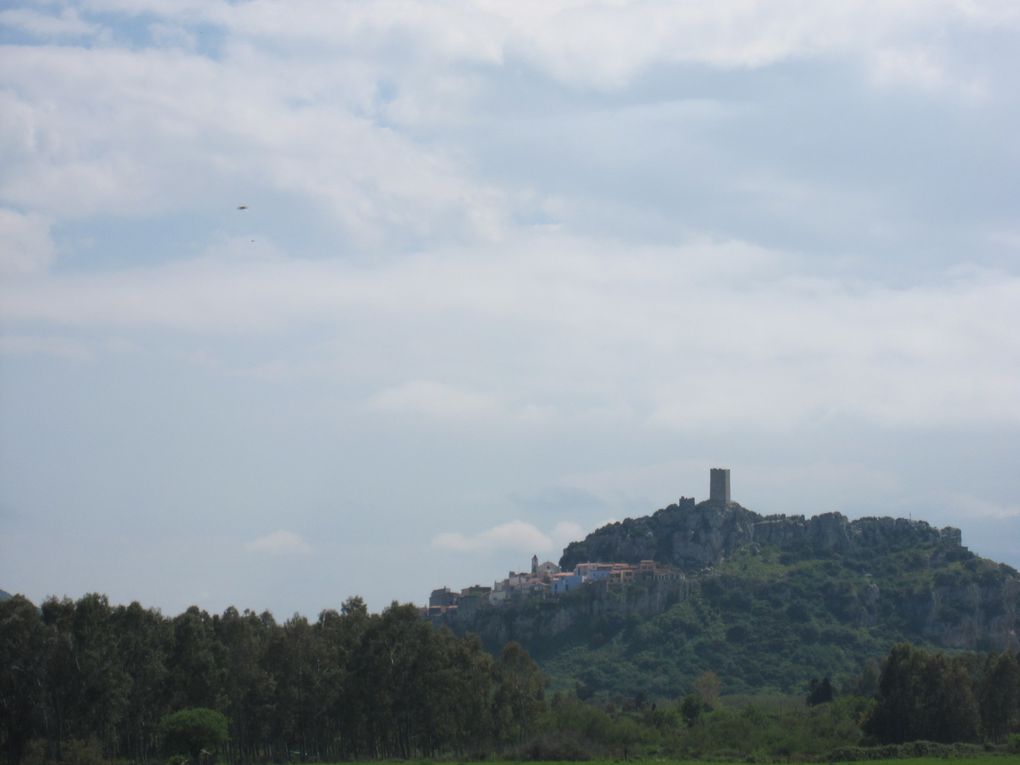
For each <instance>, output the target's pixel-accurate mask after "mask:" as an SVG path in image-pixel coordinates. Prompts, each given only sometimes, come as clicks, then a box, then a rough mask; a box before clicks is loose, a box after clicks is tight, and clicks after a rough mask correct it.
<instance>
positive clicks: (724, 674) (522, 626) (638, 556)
mask: <svg viewBox="0 0 1020 765" xmlns="http://www.w3.org/2000/svg"><path fill="white" fill-rule="evenodd" d="M642 559H654V560H656V561H657V562H659V563H663V564H670V565H672V566H674V567H676V568H678V569H681V570H683V571H684V572H685V574H686V576H685V578H684V579H683V580H681V581H644V582H641V581H638V582H635V583H634V584H631V585H627V586H616V587H608V586H603V585H586V586H585V587H582V588H581V589H579V590H577V591H575V592H572V593H568V594H566V595H562V596H559V597H546V598H528V599H524V600H521V601H519V602H517V603H513V604H510V605H506V606H501V607H491V608H482V609H478V610H477V611H476V612H475V613H474V614H473V615H471V617H470V618H466V617H465V618H456V619H454V620H451V626H453V627H454V628H455V629H457V630H459V631H465V632H478V633H479V634H480V635H481V636H482V638H483V640H484V641H485V642H486V644H488V645H490V646H491V647H496V646H499V645H502V644H503V643H504V642H505V641H507V640H517V641H519V642H521V643H522V644H523V645H524V647H525V648H526V649H527V650H528V651H529V653H530V654H531V655H532V656H533V657H534V658H535V659H536V660H537V661H538V662H539V664H540V666H541V667H542V669H543V670H544V671H545V672H546V673H547V675H548V676H549V677H550V678H551V680H552V683H553V684H554V686H557V687H565V688H574V687H577V688H578V689H579V690H580V692H581V693H582V695H585V694H587V693H599V694H605V695H610V696H615V695H623V696H627V697H636V696H647V697H676V696H679V695H682V694H684V693H686V692H687V691H688V690H689V689H690V687H691V682H692V680H693V679H694V678H695V677H697V676H698V675H700V674H701V673H703V672H706V671H712V672H715V673H716V674H717V675H718V676H719V677H720V678H721V680H722V685H723V692H724V693H746V692H761V691H778V692H795V693H800V692H802V691H803V690H804V689H805V688H806V687H807V685H808V683H809V682H810V680H811V679H812V678H822V677H830V678H832V680H833V682H835V683H836V684H837V685H844V686H845V685H847V684H849V683H851V682H854V683H859V682H864V683H867V682H868V678H867V677H864V678H863V679H862V678H860V677H859V676H860V675H861V674H862V673H864V674H865V675H867V674H868V672H869V671H871V672H873V670H874V667H871V668H869V667H868V665H869V660H877V659H880V658H881V657H882V656H884V655H885V654H886V653H887V651H888V650H889V648H890V646H892V645H893V644H894V643H897V642H900V641H908V642H911V643H914V644H916V645H921V646H929V647H933V648H943V649H959V650H981V651H987V650H1002V649H1005V648H1010V649H1012V650H1016V647H1017V634H1018V633H1020V620H1018V613H1020V577H1018V576H1017V572H1016V571H1015V570H1014V569H1012V568H1010V567H1009V566H1005V565H1002V564H997V563H994V562H992V561H989V560H986V559H983V558H980V557H978V556H976V555H974V554H973V553H971V552H970V551H968V550H967V549H966V548H965V547H963V546H962V544H961V543H960V535H959V532H958V531H957V530H955V529H942V530H939V529H935V528H932V527H931V526H929V525H928V524H926V523H924V522H922V521H908V520H905V519H891V518H868V519H861V520H859V521H852V522H851V521H848V520H847V519H846V518H844V517H843V516H840V515H838V514H834V513H833V514H827V515H825V516H818V517H816V518H811V519H805V518H802V517H799V516H794V517H787V516H772V517H763V516H759V515H757V514H756V513H753V512H752V511H750V510H747V509H746V508H743V507H740V506H739V505H736V504H729V505H725V506H723V505H720V504H718V503H712V502H703V503H701V504H698V505H695V504H694V503H693V501H685V502H683V501H682V503H681V504H680V505H673V506H670V507H669V508H665V509H663V510H660V511H659V512H658V513H656V514H654V515H653V516H649V517H646V518H638V519H629V520H627V521H624V522H623V523H617V524H612V525H610V526H607V527H605V528H603V529H599V530H598V531H596V532H594V533H593V534H591V535H589V537H588V538H586V539H585V540H582V541H580V542H576V543H573V544H571V545H570V546H568V547H567V549H566V550H565V551H564V556H563V559H562V561H561V562H562V563H563V564H564V566H565V567H572V565H573V564H574V563H576V562H579V561H584V560H604V561H622V562H636V561H638V560H642ZM866 670H867V671H866Z"/></svg>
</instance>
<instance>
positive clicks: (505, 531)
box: [432, 521, 555, 553]
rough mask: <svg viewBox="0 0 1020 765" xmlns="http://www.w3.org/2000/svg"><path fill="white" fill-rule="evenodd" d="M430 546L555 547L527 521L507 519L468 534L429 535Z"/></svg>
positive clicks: (486, 549) (468, 549)
mask: <svg viewBox="0 0 1020 765" xmlns="http://www.w3.org/2000/svg"><path fill="white" fill-rule="evenodd" d="M432 546H433V547H436V548H438V549H441V550H452V551H455V552H495V551H512V552H532V553H540V552H541V553H546V552H550V551H552V550H553V549H554V548H555V544H554V542H553V540H552V538H551V537H550V536H549V535H548V534H545V533H544V532H542V531H540V530H539V529H538V528H536V527H535V526H533V525H531V524H530V523H525V522H524V521H510V522H509V523H502V524H500V525H498V526H493V527H492V528H491V529H486V530H485V531H480V532H478V533H477V534H474V535H471V536H468V535H466V534H463V533H461V532H459V531H447V532H443V533H442V534H437V535H436V536H435V537H433V539H432Z"/></svg>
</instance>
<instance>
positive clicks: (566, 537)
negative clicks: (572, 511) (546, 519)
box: [550, 521, 605, 548]
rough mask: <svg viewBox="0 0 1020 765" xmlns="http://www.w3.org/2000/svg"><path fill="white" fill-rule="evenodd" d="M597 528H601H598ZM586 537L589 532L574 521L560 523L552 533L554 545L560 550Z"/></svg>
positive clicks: (554, 527)
mask: <svg viewBox="0 0 1020 765" xmlns="http://www.w3.org/2000/svg"><path fill="white" fill-rule="evenodd" d="M602 525H605V524H602ZM595 528H599V527H598V526H596V527H595ZM586 535H587V532H586V531H585V530H584V527H583V526H581V524H579V523H574V522H573V521H560V522H559V523H557V524H556V525H555V526H553V529H552V532H550V537H551V538H552V541H553V544H554V545H555V546H556V547H558V548H559V547H566V546H567V545H568V544H569V543H571V542H577V541H579V540H581V539H584V538H585V536H586Z"/></svg>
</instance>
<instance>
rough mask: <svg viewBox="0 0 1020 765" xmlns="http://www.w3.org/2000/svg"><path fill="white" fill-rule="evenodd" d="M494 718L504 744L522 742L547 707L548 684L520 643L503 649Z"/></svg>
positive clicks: (497, 664)
mask: <svg viewBox="0 0 1020 765" xmlns="http://www.w3.org/2000/svg"><path fill="white" fill-rule="evenodd" d="M495 675H496V694H495V697H494V699H493V719H494V721H495V724H496V728H497V734H498V736H499V738H500V740H501V741H504V742H512V741H520V739H521V738H523V736H524V734H525V733H526V732H527V731H528V729H529V728H530V727H531V725H532V724H533V723H534V721H535V720H536V719H537V717H538V715H539V714H540V713H541V712H542V709H543V708H544V707H545V681H544V679H543V678H542V673H541V672H540V671H539V669H538V665H537V664H535V662H534V661H532V659H531V657H530V656H528V652H527V651H525V650H524V649H523V648H522V647H521V645H520V644H519V643H515V642H510V643H507V644H506V645H505V646H503V650H502V652H501V653H500V654H499V659H498V660H497V661H496V666H495Z"/></svg>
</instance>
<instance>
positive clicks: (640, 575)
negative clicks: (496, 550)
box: [422, 468, 730, 621]
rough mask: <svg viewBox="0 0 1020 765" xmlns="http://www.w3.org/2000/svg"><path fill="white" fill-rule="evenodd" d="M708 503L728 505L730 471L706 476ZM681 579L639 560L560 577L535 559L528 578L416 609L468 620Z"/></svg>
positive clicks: (586, 567)
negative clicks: (487, 611) (549, 600)
mask: <svg viewBox="0 0 1020 765" xmlns="http://www.w3.org/2000/svg"><path fill="white" fill-rule="evenodd" d="M709 499H710V500H712V501H714V502H717V503H719V504H720V505H722V506H724V507H725V506H728V505H729V504H730V471H729V469H727V468H712V469H711V471H710V475H709ZM680 503H681V504H682V505H683V506H685V507H687V506H689V507H693V506H694V500H693V499H689V498H687V497H682V498H681V499H680ZM682 579H684V573H683V572H682V571H681V570H679V569H678V568H675V567H673V566H669V565H664V564H662V563H658V562H656V561H654V560H650V559H649V560H642V561H640V562H638V563H637V564H633V563H618V562H592V561H585V562H584V563H577V564H576V565H575V566H574V568H573V569H571V570H569V571H563V570H561V569H560V567H559V566H558V565H556V564H555V563H553V562H551V561H546V562H545V563H539V562H538V556H537V555H533V556H532V557H531V571H530V572H520V573H518V572H516V571H511V572H509V574H508V575H507V577H506V579H503V580H501V581H498V582H494V583H493V585H492V587H485V586H482V585H480V584H475V585H472V586H471V587H465V588H464V589H463V590H461V591H460V592H454V591H453V590H451V589H450V588H449V587H442V588H440V589H438V590H433V591H432V594H431V595H429V604H428V606H427V607H425V608H423V609H422V615H423V616H426V617H428V618H430V619H433V620H434V621H445V620H448V619H451V618H457V617H458V616H459V617H470V616H472V615H473V614H474V613H475V612H476V611H477V610H478V609H479V608H481V607H483V606H501V605H504V604H506V603H509V602H516V601H518V600H520V599H522V598H526V597H539V598H544V597H549V596H558V595H563V594H565V593H568V592H571V591H572V590H576V589H578V588H579V587H585V586H600V587H604V588H607V589H613V588H616V587H624V586H626V585H628V584H631V583H633V582H634V581H636V580H641V581H650V580H651V581H659V582H662V581H680V580H682Z"/></svg>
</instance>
